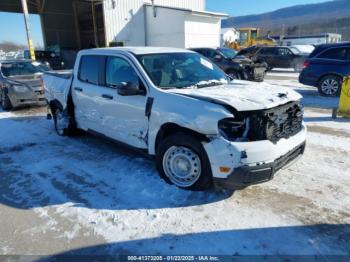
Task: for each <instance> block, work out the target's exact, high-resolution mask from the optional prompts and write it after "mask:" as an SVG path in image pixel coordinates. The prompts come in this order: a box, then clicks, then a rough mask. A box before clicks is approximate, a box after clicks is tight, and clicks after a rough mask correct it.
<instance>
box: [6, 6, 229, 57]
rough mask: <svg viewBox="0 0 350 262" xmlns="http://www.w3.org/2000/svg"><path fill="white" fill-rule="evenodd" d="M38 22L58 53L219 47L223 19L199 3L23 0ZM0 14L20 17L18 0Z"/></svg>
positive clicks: (222, 15)
mask: <svg viewBox="0 0 350 262" xmlns="http://www.w3.org/2000/svg"><path fill="white" fill-rule="evenodd" d="M27 3H28V9H29V12H30V13H34V14H39V15H40V17H41V24H42V31H43V37H44V44H45V46H46V47H50V46H57V47H59V48H60V49H61V50H62V49H64V50H67V49H68V50H69V49H72V50H79V49H83V48H89V47H94V46H98V47H101V46H116V45H130V46H144V45H153V46H175V47H197V46H208V45H209V46H219V45H220V20H221V19H222V18H224V17H225V16H226V15H225V14H218V13H211V12H206V11H205V0H153V1H152V0H59V1H58V0H27ZM0 11H5V12H18V13H21V12H22V6H21V1H20V0H1V1H0Z"/></svg>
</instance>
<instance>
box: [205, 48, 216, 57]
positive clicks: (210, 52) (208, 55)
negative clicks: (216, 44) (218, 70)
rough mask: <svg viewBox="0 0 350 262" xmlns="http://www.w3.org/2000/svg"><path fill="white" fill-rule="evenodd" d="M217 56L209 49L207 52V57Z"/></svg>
mask: <svg viewBox="0 0 350 262" xmlns="http://www.w3.org/2000/svg"><path fill="white" fill-rule="evenodd" d="M216 55H217V53H216V51H215V50H211V49H208V50H207V57H209V58H214V57H215V56H216Z"/></svg>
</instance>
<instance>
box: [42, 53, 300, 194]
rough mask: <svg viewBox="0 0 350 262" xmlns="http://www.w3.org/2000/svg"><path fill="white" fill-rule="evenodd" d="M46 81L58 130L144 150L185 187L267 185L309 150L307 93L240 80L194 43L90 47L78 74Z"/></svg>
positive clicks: (168, 179) (80, 56) (173, 180)
mask: <svg viewBox="0 0 350 262" xmlns="http://www.w3.org/2000/svg"><path fill="white" fill-rule="evenodd" d="M43 79H44V86H45V90H46V92H45V96H46V99H47V101H48V103H49V109H50V111H51V112H52V116H53V117H52V118H53V120H54V126H55V129H56V131H57V133H58V135H61V136H64V135H69V134H72V132H74V130H75V129H76V128H79V129H83V130H85V131H89V132H92V133H95V134H100V135H102V136H105V137H108V138H110V139H113V140H117V141H119V142H122V143H124V144H127V145H129V146H131V147H135V148H138V149H141V150H144V151H145V152H146V153H148V154H149V155H151V156H154V157H155V160H156V164H157V168H158V171H159V174H160V175H161V177H162V178H163V179H164V180H165V181H166V182H168V183H171V184H175V185H176V186H178V187H180V188H185V189H191V190H204V189H207V188H209V187H211V186H212V185H213V183H214V184H217V185H219V186H221V187H225V188H230V189H238V188H244V187H246V186H248V185H251V184H255V183H259V182H265V181H268V180H270V179H272V178H273V175H274V173H276V172H277V171H278V170H280V169H281V168H282V167H284V166H286V165H287V164H290V163H292V161H294V160H296V159H297V158H298V157H299V156H300V155H301V154H302V153H303V151H304V147H305V139H306V128H305V126H304V124H303V109H302V106H301V104H300V99H301V95H300V94H298V93H296V92H294V91H293V90H287V89H283V88H282V87H281V88H276V87H273V86H271V87H269V86H268V85H265V84H264V87H265V88H261V87H260V86H259V85H260V84H259V83H249V82H246V81H244V82H243V81H239V80H234V81H233V82H231V81H230V80H229V78H228V77H227V75H226V74H225V73H224V72H223V71H222V70H221V69H220V68H219V67H217V66H216V65H215V64H213V63H212V62H210V61H209V60H207V59H205V58H204V57H203V56H201V55H199V54H198V53H195V52H192V51H189V50H183V49H175V48H150V47H129V48H125V47H124V48H102V49H89V50H83V51H80V52H79V54H78V57H77V60H76V63H75V67H74V71H73V72H72V73H70V74H68V73H67V74H55V73H50V72H49V73H45V74H44V77H43ZM130 171H131V172H132V170H130Z"/></svg>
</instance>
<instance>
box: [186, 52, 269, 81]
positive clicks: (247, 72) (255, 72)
mask: <svg viewBox="0 0 350 262" xmlns="http://www.w3.org/2000/svg"><path fill="white" fill-rule="evenodd" d="M191 50H192V51H195V52H197V53H200V54H201V55H203V56H205V57H207V58H208V59H210V60H211V61H212V62H213V63H215V64H216V65H217V66H219V67H220V68H221V69H222V70H223V71H224V72H225V73H226V74H227V75H229V76H230V77H231V78H232V79H243V80H250V81H256V82H262V81H264V77H265V74H266V69H267V66H266V64H264V63H254V62H253V61H252V60H250V59H248V58H245V57H242V56H241V57H238V56H237V52H236V51H235V50H233V49H231V48H192V49H191Z"/></svg>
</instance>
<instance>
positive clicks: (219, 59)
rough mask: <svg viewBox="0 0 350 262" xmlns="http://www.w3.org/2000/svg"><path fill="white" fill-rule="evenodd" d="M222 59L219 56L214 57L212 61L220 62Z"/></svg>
mask: <svg viewBox="0 0 350 262" xmlns="http://www.w3.org/2000/svg"><path fill="white" fill-rule="evenodd" d="M222 59H223V57H222V56H221V55H216V56H214V60H217V61H221V60H222Z"/></svg>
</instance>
